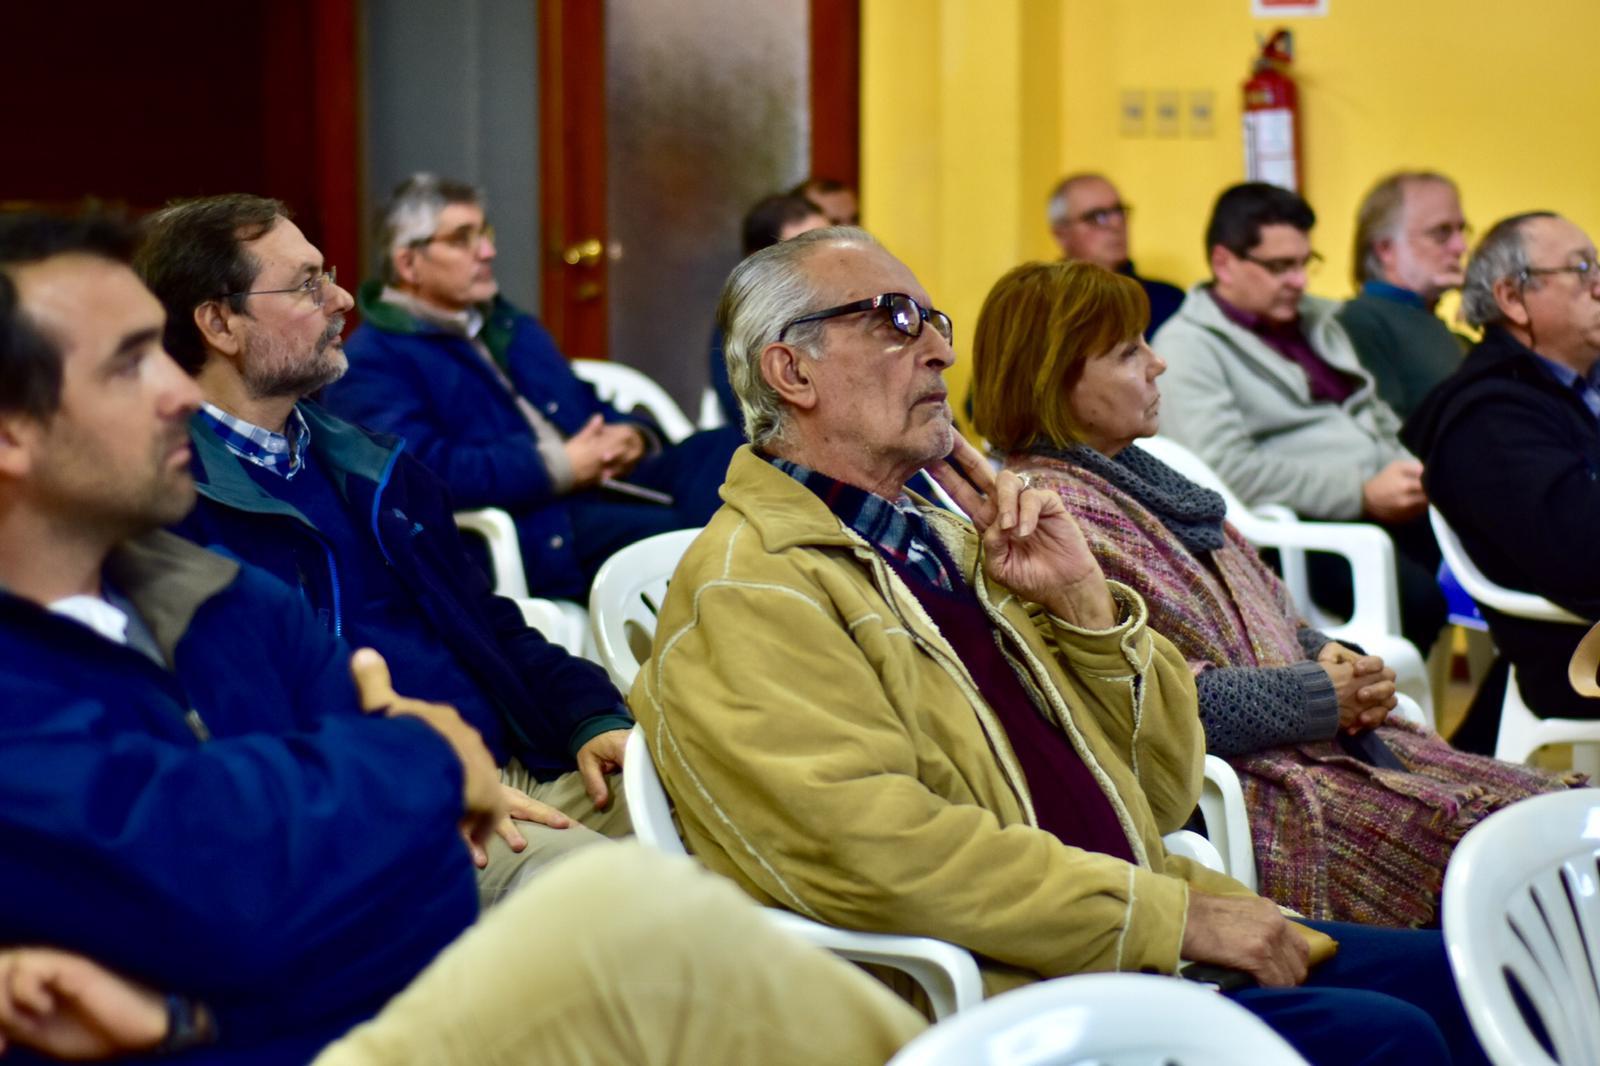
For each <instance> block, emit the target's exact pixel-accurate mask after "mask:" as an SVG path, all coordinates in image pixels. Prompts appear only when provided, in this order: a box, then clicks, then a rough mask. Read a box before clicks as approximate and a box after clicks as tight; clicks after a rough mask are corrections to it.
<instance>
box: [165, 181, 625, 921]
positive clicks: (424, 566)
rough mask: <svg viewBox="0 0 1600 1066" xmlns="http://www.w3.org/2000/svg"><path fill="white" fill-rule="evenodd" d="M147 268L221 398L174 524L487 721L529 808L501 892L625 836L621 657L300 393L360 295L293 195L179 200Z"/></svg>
mask: <svg viewBox="0 0 1600 1066" xmlns="http://www.w3.org/2000/svg"><path fill="white" fill-rule="evenodd" d="M137 265H138V267H139V269H140V271H141V273H143V275H144V277H145V280H146V282H147V283H148V284H149V285H150V287H151V289H152V290H153V291H154V292H155V294H156V296H157V297H158V298H160V299H161V301H162V302H163V303H164V304H165V305H166V310H167V315H168V318H167V328H166V343H167V347H168V349H169V350H170V351H171V352H173V353H174V355H175V357H176V358H178V359H179V361H180V362H181V363H183V364H184V365H185V366H186V368H187V369H190V370H191V371H192V372H194V373H195V374H196V375H197V376H198V378H199V381H200V385H201V388H202V389H203V391H204V394H205V395H204V404H203V405H202V408H201V410H200V411H199V412H198V413H197V414H196V415H195V417H194V418H193V419H192V420H191V422H190V437H191V441H192V445H193V452H194V462H193V464H192V465H193V471H194V476H195V480H196V482H197V483H198V485H199V493H200V503H199V506H198V507H196V509H195V511H194V512H193V513H192V514H191V515H190V516H189V517H188V519H187V520H185V521H184V522H183V523H182V524H181V525H180V526H179V527H178V531H179V532H181V533H183V534H184V535H185V536H188V537H189V538H190V539H192V540H194V541H196V542H198V543H200V544H203V545H205V546H207V547H211V548H213V549H215V550H218V551H222V552H224V553H225V554H230V555H233V556H236V557H238V558H242V559H244V560H246V561H248V562H250V563H252V564H254V565H256V566H260V567H262V568H263V569H266V570H268V571H270V572H272V573H273V574H274V575H276V576H277V577H279V578H280V579H282V580H283V581H285V582H286V583H288V584H290V585H292V586H296V587H298V588H299V589H300V591H301V593H302V596H303V597H304V599H305V601H306V602H307V603H308V604H310V605H311V607H312V608H313V609H314V610H315V611H316V612H317V614H318V616H319V617H320V618H321V620H322V621H323V623H324V625H325V626H326V627H327V628H328V629H329V630H330V631H331V632H333V633H334V634H335V635H339V636H343V637H345V638H346V639H348V640H349V641H351V642H352V643H355V644H361V645H369V646H371V647H374V648H376V649H377V650H378V651H379V652H381V653H382V654H383V656H384V657H385V658H386V659H387V660H388V661H389V664H390V668H391V670H392V671H393V672H394V677H395V681H396V684H397V687H398V688H399V689H400V690H401V691H403V692H407V693H410V694H414V695H417V696H420V697H423V698H426V699H429V700H434V701H437V702H441V703H448V704H450V705H451V706H454V707H456V708H457V709H458V710H460V712H461V713H462V715H463V716H464V717H465V718H466V719H467V721H469V722H470V723H471V724H472V725H473V727H474V728H476V729H477V730H478V731H479V732H480V733H481V734H482V735H483V738H484V741H485V742H486V743H487V744H488V745H489V748H490V750H491V751H492V752H493V753H494V755H495V758H496V760H497V761H498V762H500V763H503V764H505V765H506V786H507V798H508V800H509V802H510V804H511V811H512V814H513V815H514V816H515V817H516V818H517V819H519V823H518V824H516V825H513V824H512V823H510V822H507V823H506V824H505V825H504V826H503V827H502V830H501V834H500V836H499V837H497V838H496V840H494V841H492V842H491V847H490V851H489V852H488V853H487V854H482V853H480V854H477V855H475V856H474V857H475V859H476V860H477V861H478V862H479V864H480V865H482V866H485V870H484V875H483V883H482V886H481V887H482V889H483V892H484V899H485V901H486V902H492V901H493V900H495V899H498V898H499V897H500V896H501V895H503V894H504V892H505V891H506V890H507V889H508V888H509V887H511V885H512V884H513V883H515V881H516V880H517V879H518V878H519V877H520V876H521V875H522V873H523V872H525V871H529V870H532V869H533V868H535V867H538V866H542V865H544V864H545V863H547V862H549V861H551V860H553V859H554V858H556V857H558V856H559V855H562V854H565V853H566V852H568V851H570V850H572V849H573V848H575V847H579V846H582V845H584V844H588V843H592V842H595V841H597V840H599V839H600V838H599V836H597V835H596V833H597V832H599V833H605V834H608V835H613V836H616V835H622V834H625V833H627V832H629V830H630V829H631V826H630V824H629V821H628V818H627V814H626V810H625V807H624V805H623V804H622V803H620V802H613V791H614V785H613V783H611V782H609V781H608V780H607V778H606V774H605V771H608V770H615V769H618V768H620V766H621V762H622V750H623V745H624V742H625V740H626V738H627V730H628V729H629V728H630V727H631V725H632V720H631V718H629V716H628V713H627V710H626V708H624V707H623V705H622V701H621V697H620V696H619V694H618V693H617V691H616V689H615V687H614V686H613V685H612V684H611V682H610V680H609V679H608V678H607V677H606V675H605V672H604V671H603V670H601V669H600V668H599V667H598V666H596V665H595V664H593V663H590V662H586V661H584V660H582V659H579V658H576V657H574V656H571V655H568V654H567V653H566V652H565V651H564V650H563V649H561V648H560V647H558V646H556V645H554V644H551V643H549V642H548V641H546V640H545V639H544V638H543V637H542V636H541V635H540V634H539V633H538V632H537V631H536V630H534V629H532V628H530V627H529V626H527V625H526V624H525V623H524V621H523V619H522V615H521V613H520V611H519V610H518V609H517V607H516V605H515V604H514V603H512V602H511V601H510V600H506V599H502V598H500V597H497V596H494V595H493V594H492V593H491V591H490V589H489V587H488V583H487V581H486V580H485V578H484V577H483V576H482V574H481V573H480V572H479V570H478V569H477V568H476V567H475V566H474V565H473V564H472V563H471V562H470V560H469V559H468V557H467V556H466V554H465V552H464V549H463V547H462V544H461V540H460V538H459V536H458V534H457V532H456V528H455V523H454V520H453V518H452V514H451V508H450V503H449V501H448V499H447V498H446V494H445V492H444V489H443V486H442V485H441V484H440V483H439V481H438V479H437V478H435V477H434V476H433V475H432V474H431V473H429V472H428V471H427V470H426V469H425V468H424V467H423V466H422V465H421V464H420V463H418V462H416V461H415V460H413V459H412V458H411V457H410V456H409V455H408V454H406V452H405V451H404V450H403V448H402V445H401V442H398V441H395V440H394V439H392V438H387V437H378V436H375V435H373V434H371V433H368V432H367V431H365V430H362V429H360V428H358V427H356V426H353V425H351V424H349V423H348V422H344V421H342V420H340V419H338V418H335V417H334V416H332V415H331V414H329V413H328V412H326V411H325V410H323V409H321V408H319V407H318V406H317V405H316V404H313V403H310V402H307V401H304V400H303V399H302V397H303V396H305V395H306V394H307V393H310V392H312V391H314V390H315V389H317V388H319V387H321V386H322V385H324V384H326V383H327V382H328V381H330V380H331V379H333V378H335V377H337V376H338V375H339V374H340V373H341V372H342V371H343V370H344V365H345V362H344V356H343V354H342V352H341V351H340V343H339V332H340V329H341V328H342V326H343V320H344V312H345V311H346V310H348V309H349V307H350V302H351V301H350V296H349V294H348V293H346V292H345V291H344V290H343V289H341V288H340V287H339V286H338V285H337V284H336V283H335V282H334V280H333V278H332V277H331V275H327V274H325V273H324V271H325V264H324V263H323V261H322V255H321V253H320V252H318V251H317V249H316V248H315V247H313V246H312V245H311V244H310V242H308V241H307V240H306V239H305V236H304V235H303V234H302V233H301V232H300V230H299V228H298V227H296V226H295V224H294V223H293V222H292V221H290V220H289V218H288V217H287V211H286V209H285V208H284V206H283V205H282V204H280V203H278V202H277V201H275V200H268V199H264V198H261V197H255V196H246V195H229V196H214V197H208V198H205V199H199V200H190V201H184V202H179V203H175V204H172V205H169V206H168V207H167V208H165V209H163V210H162V211H161V212H159V213H157V214H156V215H155V216H153V217H152V218H151V219H150V220H149V222H148V223H147V225H146V238H145V242H144V245H143V247H142V248H141V249H140V252H139V256H138V260H137ZM221 294H232V295H221ZM574 819H576V824H574ZM525 841H526V846H525V843H524V842H525ZM519 852H520V854H518V853H519Z"/></svg>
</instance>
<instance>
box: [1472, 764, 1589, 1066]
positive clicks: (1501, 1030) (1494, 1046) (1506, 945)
mask: <svg viewBox="0 0 1600 1066" xmlns="http://www.w3.org/2000/svg"><path fill="white" fill-rule="evenodd" d="M1443 909H1444V939H1445V947H1446V949H1447V950H1448V951H1449V953H1450V965H1451V968H1452V969H1454V971H1455V976H1456V985H1457V987H1458V988H1459V989H1460V992H1461V1000H1462V1003H1463V1004H1465V1006H1466V1008H1467V1016H1468V1017H1469V1018H1470V1019H1471V1021H1472V1028H1473V1031H1474V1032H1475V1033H1477V1036H1478V1042H1479V1043H1480V1044H1482V1045H1483V1049H1484V1051H1485V1052H1486V1053H1487V1054H1488V1056H1489V1059H1490V1060H1491V1061H1492V1062H1494V1063H1496V1064H1498V1066H1512V1064H1516V1066H1546V1064H1557V1063H1558V1064H1561V1066H1573V1064H1577V1063H1596V1062H1600V992H1597V990H1596V983H1597V982H1600V793H1597V792H1595V791H1593V790H1591V789H1574V790H1572V791H1570V792H1554V793H1548V794H1546V795H1543V796H1535V797H1533V798H1532V799H1526V800H1523V801H1522V802H1520V803H1518V804H1515V805H1514V806H1511V807H1507V808H1504V809H1503V810H1500V811H1497V812H1496V813H1494V814H1492V815H1490V816H1489V817H1488V818H1486V819H1484V820H1483V821H1482V822H1480V823H1479V824H1478V825H1477V826H1475V827H1473V829H1472V830H1471V831H1469V832H1468V833H1467V835H1466V836H1465V837H1463V838H1462V840H1461V843H1459V844H1458V845H1456V849H1455V853H1454V854H1453V855H1452V856H1451V859H1450V865H1449V867H1448V868H1447V869H1446V871H1445V877H1444V908H1443ZM1514 989H1515V991H1514ZM1519 999H1521V1000H1523V1001H1524V1003H1525V1004H1526V1005H1527V1007H1528V1008H1531V1012H1532V1013H1533V1014H1534V1015H1536V1016H1537V1017H1538V1020H1539V1024H1540V1025H1541V1026H1542V1027H1543V1029H1544V1031H1545V1032H1546V1033H1548V1034H1549V1037H1550V1040H1551V1043H1552V1044H1553V1050H1554V1052H1555V1054H1554V1056H1552V1055H1551V1054H1550V1053H1549V1052H1548V1051H1546V1050H1545V1048H1544V1046H1543V1045H1542V1044H1541V1042H1540V1041H1539V1039H1538V1037H1537V1036H1536V1035H1535V1031H1534V1030H1533V1029H1532V1028H1531V1027H1530V1026H1529V1024H1528V1021H1527V1020H1526V1017H1525V1015H1524V1011H1523V1009H1522V1008H1519V1006H1518V1000H1519Z"/></svg>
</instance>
